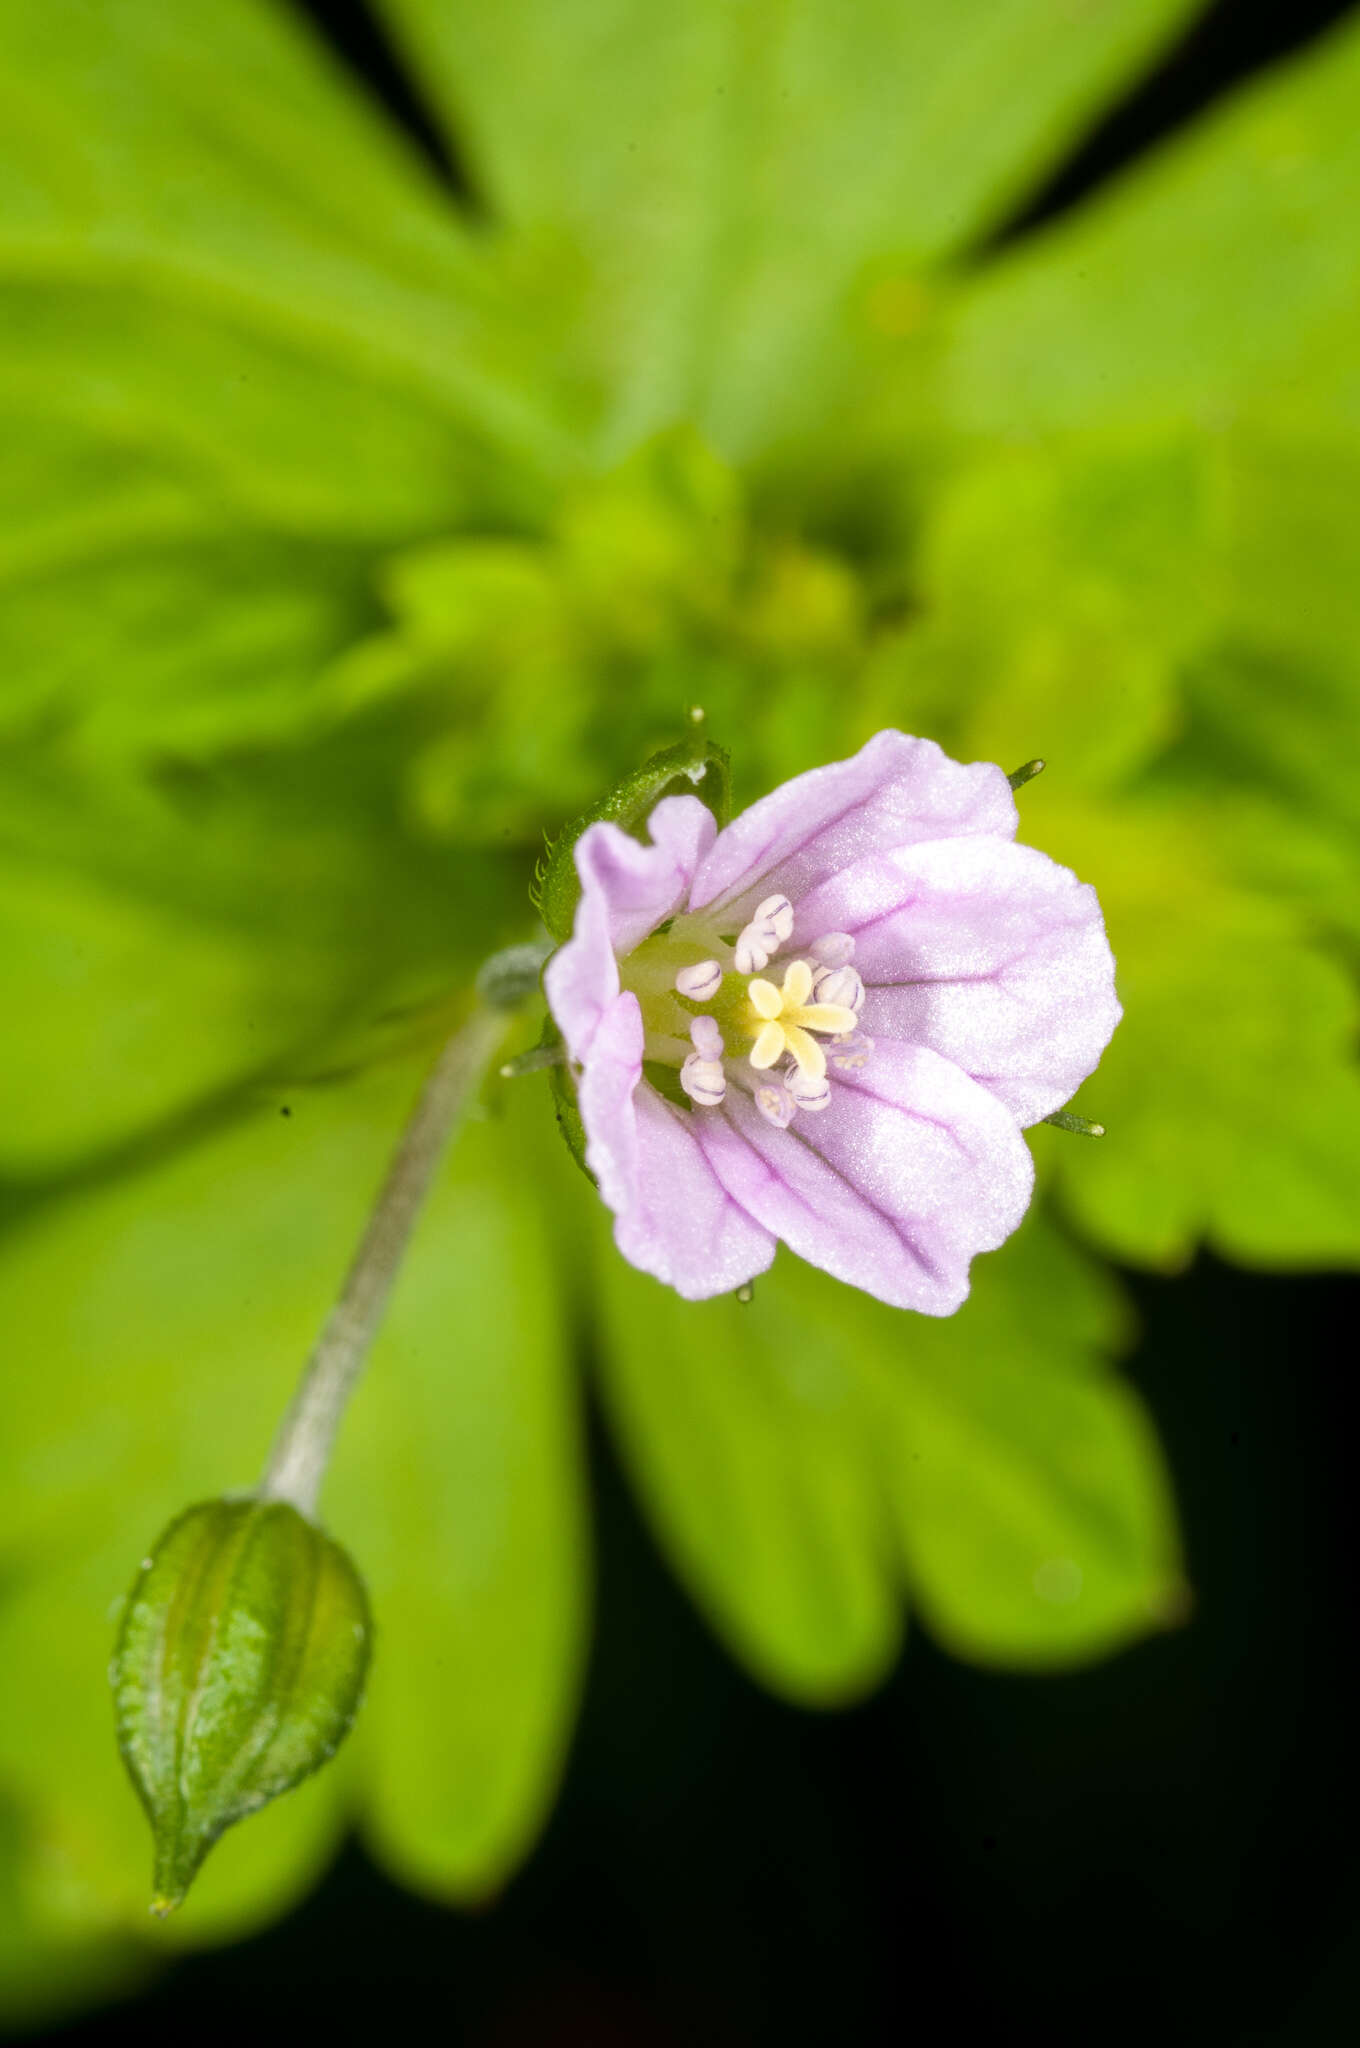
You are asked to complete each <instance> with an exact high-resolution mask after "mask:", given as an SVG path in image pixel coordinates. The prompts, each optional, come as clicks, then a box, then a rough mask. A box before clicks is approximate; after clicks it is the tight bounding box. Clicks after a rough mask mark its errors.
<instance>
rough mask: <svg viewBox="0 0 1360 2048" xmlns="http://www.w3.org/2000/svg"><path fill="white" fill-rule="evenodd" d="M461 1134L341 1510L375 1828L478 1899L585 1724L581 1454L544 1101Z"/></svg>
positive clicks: (364, 1393) (334, 1506)
mask: <svg viewBox="0 0 1360 2048" xmlns="http://www.w3.org/2000/svg"><path fill="white" fill-rule="evenodd" d="M518 1085H519V1091H520V1092H518V1093H516V1084H514V1083H511V1084H510V1086H509V1089H508V1090H507V1091H505V1092H504V1094H502V1095H497V1096H495V1097H494V1098H493V1113H492V1114H491V1115H490V1116H488V1117H486V1118H485V1119H484V1120H481V1121H477V1122H474V1123H471V1124H469V1125H467V1126H465V1127H464V1130H463V1132H462V1134H461V1136H460V1137H459V1138H458V1140H457V1142H456V1145H455V1149H454V1155H453V1159H452V1162H451V1165H450V1167H449V1168H448V1169H446V1171H445V1173H444V1174H443V1176H442V1178H441V1180H440V1182H439V1184H438V1186H437V1187H436V1189H435V1191H434V1194H433V1196H432V1198H431V1201H430V1204H429V1209H428V1211H427V1213H426V1215H425V1216H424V1218H423V1220H422V1222H421V1225H420V1229H419V1232H418V1235H417V1238H416V1240H415V1244H414V1246H413V1249H412V1253H411V1256H410V1260H409V1263H408V1265H407V1266H406V1267H405V1268H404V1270H403V1273H402V1277H401V1280H400V1282H399V1284H398V1287H397V1292H396V1295H395V1297H394V1300H393V1303H392V1309H391V1313H390V1315H389V1317H388V1320H387V1323H386V1325H385V1328H384V1332H383V1335H382V1336H381V1337H380V1339H379V1341H378V1344H377V1347H376V1349H375V1352H374V1357H373V1361H372V1364H371V1367H370V1369H369V1371H368V1373H367V1375H366V1378H365V1381H364V1384H363V1386H362V1387H361V1389H360V1391H359V1394H358V1397H357V1399H356V1401H355V1404H354V1413H353V1415H352V1417H351V1418H350V1420H349V1423H348V1434H347V1436H346V1439H345V1442H344V1444H343V1446H342V1449H341V1452H340V1454H339V1456H338V1458H337V1462H336V1472H335V1480H334V1485H333V1487H332V1488H331V1490H330V1495H329V1505H330V1511H331V1514H332V1517H333V1520H334V1525H335V1526H336V1527H337V1528H343V1529H344V1531H345V1533H346V1540H347V1541H349V1542H350V1545H351V1548H352V1549H353V1550H354V1553H355V1555H356V1556H357V1557H359V1558H360V1559H361V1561H362V1564H363V1568H364V1572H365V1575H366V1577H367V1578H368V1581H369V1585H370V1588H371V1591H372V1594H373V1601H374V1607H375V1610H376V1612H377V1614H378V1615H379V1617H380V1620H379V1634H378V1648H377V1652H376V1655H375V1659H374V1666H373V1676H372V1680H371V1683H370V1690H369V1697H368V1700H367V1702H366V1704H365V1707H364V1710H363V1715H362V1717H361V1719H360V1723H359V1731H358V1733H359V1740H360V1743H361V1746H362V1748H363V1751H364V1754H365V1757H366V1759H367V1773H366V1779H365V1791H364V1803H365V1826H366V1830H367V1832H368V1834H369V1836H370V1839H371V1841H372V1843H373V1845H374V1847H375V1848H376V1849H377V1851H378V1852H379V1854H380V1855H381V1856H382V1858H383V1860H384V1861H385V1862H386V1863H387V1865H388V1867H389V1868H390V1869H391V1870H392V1871H393V1872H394V1874H395V1875H397V1876H398V1877H400V1878H401V1879H402V1880H403V1881H404V1882H406V1883H408V1884H411V1885H413V1886H415V1887H416V1888H417V1889H418V1890H421V1891H426V1892H429V1893H432V1894H433V1895H435V1896H436V1897H441V1898H446V1899H461V1900H469V1899H483V1898H485V1897H487V1896H488V1894H490V1893H491V1892H494V1891H496V1890H497V1889H499V1887H500V1886H501V1885H502V1884H503V1883H504V1881H505V1880H506V1878H507V1877H508V1876H509V1875H510V1874H511V1872H512V1871H513V1870H514V1868H515V1866H516V1865H517V1864H518V1862H519V1861H520V1859H521V1857H522V1856H523V1855H524V1854H525V1853H526V1852H527V1851H528V1850H529V1849H530V1848H531V1847H532V1845H533V1843H534V1840H535V1838H536V1837H537V1835H538V1832H539V1829H540V1828H541V1826H542V1824H543V1820H544V1817H545V1813H546V1809H547V1806H548V1803H549V1802H550V1800H551V1798H552V1796H553V1794H554V1792H555V1791H556V1785H557V1778H558V1775H559V1773H560V1771H561V1768H562V1764H563V1760H564V1757H565V1753H566V1745H567V1741H568V1738H569V1736H570V1734H571V1729H572V1724H573V1721H574V1718H575V1712H576V1698H577V1690H578V1687H579V1683H580V1679H581V1670H582V1664H583V1659H584V1647H585V1632H586V1621H587V1612H588V1606H589V1597H588V1587H587V1573H588V1569H589V1557H588V1551H587V1543H586V1531H585V1517H584V1503H583V1484H584V1456H583V1445H582V1443H581V1442H580V1439H579V1424H578V1418H577V1412H576V1408H577V1403H576V1394H575V1389H574V1386H573V1383H572V1378H571V1374H570V1363H571V1361H570V1355H569V1350H568V1335H569V1332H568V1328H567V1325H566V1318H565V1316H564V1312H563V1302H562V1298H561V1294H560V1291H559V1288H558V1284H557V1276H558V1271H559V1268H560V1267H561V1266H562V1265H563V1264H564V1263H565V1255H564V1252H563V1249H562V1246H561V1244H560V1241H559V1239H560V1233H558V1232H556V1231H555V1230H554V1229H553V1228H551V1227H550V1225H551V1219H552V1217H553V1213H554V1208H555V1205H556V1201H557V1200H558V1199H560V1187H561V1181H562V1178H563V1177H564V1176H565V1175H567V1174H571V1173H572V1168H571V1167H570V1165H569V1164H567V1163H566V1161H565V1160H564V1159H559V1158H558V1157H557V1153H558V1149H559V1148H558V1144H557V1139H556V1135H555V1133H554V1132H553V1131H552V1130H551V1128H550V1127H549V1126H548V1124H547V1121H546V1119H545V1117H544V1113H543V1103H542V1101H541V1099H540V1096H539V1091H538V1090H537V1089H536V1088H535V1089H532V1090H530V1089H527V1088H526V1086H525V1084H524V1083H520V1084H518Z"/></svg>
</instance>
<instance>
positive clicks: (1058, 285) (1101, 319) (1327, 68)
mask: <svg viewBox="0 0 1360 2048" xmlns="http://www.w3.org/2000/svg"><path fill="white" fill-rule="evenodd" d="M1357 95H1360V28H1357V27H1356V25H1355V24H1354V23H1353V22H1345V23H1343V24H1342V25H1340V26H1339V27H1338V28H1336V29H1335V30H1333V32H1332V33H1331V35H1329V36H1328V37H1327V38H1325V39H1324V40H1323V41H1322V42H1321V43H1319V44H1317V45H1316V46H1315V47H1313V48H1312V49H1310V50H1308V51H1307V52H1306V53H1305V54H1303V55H1302V56H1300V57H1297V58H1295V59H1293V60H1291V61H1290V62H1289V63H1287V64H1284V65H1281V66H1280V67H1278V68H1277V69H1275V70H1273V71H1270V72H1267V73H1266V75H1265V76H1264V77H1263V78H1260V79H1258V80H1255V81H1253V82H1252V84H1250V85H1249V86H1248V87H1246V88H1244V89H1242V90H1240V91H1238V92H1237V93H1236V94H1234V95H1232V96H1231V97H1230V98H1229V99H1228V100H1227V101H1226V102H1225V103H1223V104H1221V105H1220V106H1219V107H1217V108H1215V109H1214V110H1213V111H1212V112H1211V113H1210V114H1209V115H1207V116H1206V117H1205V118H1204V119H1203V120H1201V121H1199V122H1197V123H1195V124H1193V126H1191V127H1190V128H1189V129H1188V130H1187V131H1185V132H1183V133H1182V134H1181V135H1180V136H1179V137H1178V138H1177V139H1176V140H1175V141H1174V142H1172V143H1170V144H1167V145H1164V146H1163V148H1162V149H1161V150H1160V151H1159V152H1158V153H1157V154H1156V156H1155V157H1153V158H1152V159H1151V160H1150V161H1146V162H1144V163H1142V164H1140V165H1139V166H1138V169H1137V171H1136V174H1135V175H1132V176H1130V177H1127V178H1125V179H1124V180H1123V181H1122V182H1121V183H1120V184H1119V185H1118V186H1116V187H1115V188H1114V189H1113V190H1110V191H1107V192H1103V193H1102V194H1101V195H1100V199H1099V201H1098V203H1095V204H1090V205H1087V206H1084V207H1080V208H1078V209H1077V210H1076V211H1075V212H1074V213H1072V214H1070V215H1068V216H1067V217H1066V218H1065V219H1064V220H1061V221H1060V222H1058V223H1057V224H1056V225H1055V226H1054V227H1053V228H1052V229H1051V230H1050V231H1049V232H1047V233H1045V234H1042V235H1040V236H1038V237H1036V238H1034V239H1032V240H1030V241H1029V242H1027V243H1025V244H1023V245H1022V246H1021V247H1020V248H1018V249H1017V250H1016V251H1015V253H1014V254H1013V255H1012V256H1011V257H1010V258H1009V260H1007V261H1004V262H1002V263H1000V264H998V265H994V266H992V267H990V268H989V269H987V270H985V271H983V272H982V273H981V274H980V275H979V278H978V281H977V283H976V285H975V286H974V288H973V291H972V293H971V294H970V295H969V297H968V299H967V300H966V302H965V304H964V305H963V307H962V308H961V310H960V312H959V316H958V326H957V332H956V334H955V336H954V339H953V342H952V345H951V348H950V352H949V357H948V364H947V373H946V377H945V383H944V390H943V399H942V402H943V404H944V406H945V409H946V414H947V417H948V418H949V420H950V422H951V423H952V424H954V425H955V426H957V427H958V428H959V429H960V430H962V431H963V432H965V433H969V434H978V433H1002V434H1017V433H1035V432H1055V431H1057V432H1072V431H1074V430H1081V429H1089V428H1093V427H1094V428H1097V429H1100V428H1105V427H1114V426H1119V427H1134V426H1136V427H1139V428H1141V429H1144V430H1147V431H1152V432H1156V431H1158V430H1160V429H1163V428H1165V427H1167V426H1174V425H1177V424H1189V425H1192V426H1193V427H1194V428H1195V429H1196V430H1197V431H1199V432H1201V433H1204V434H1208V435H1212V434H1214V433H1215V432H1216V431H1221V430H1223V429H1224V428H1228V427H1231V426H1232V425H1233V424H1234V423H1235V422H1236V421H1237V420H1238V419H1239V418H1241V417H1243V416H1249V417H1250V419H1251V420H1252V421H1253V422H1255V423H1256V424H1258V425H1264V424H1266V423H1267V422H1269V423H1270V424H1272V425H1273V426H1275V427H1276V428H1281V427H1284V426H1286V425H1288V426H1290V427H1292V428H1294V429H1296V430H1301V431H1303V432H1305V433H1309V434H1315V433H1319V432H1321V433H1325V434H1326V435H1327V436H1328V438H1329V439H1332V440H1335V439H1337V438H1341V439H1344V440H1348V441H1353V440H1354V437H1355V435H1356V433H1357V431H1360V359H1358V358H1357V354H1356V349H1355V332H1356V325H1357V321H1360V127H1358V126H1357V123H1356V119H1355V108H1356V102H1357Z"/></svg>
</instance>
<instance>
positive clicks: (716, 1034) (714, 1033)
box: [689, 1017, 723, 1060]
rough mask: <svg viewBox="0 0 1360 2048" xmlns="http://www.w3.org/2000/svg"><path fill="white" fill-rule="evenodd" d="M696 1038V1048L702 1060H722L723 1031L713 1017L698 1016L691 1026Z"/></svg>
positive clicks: (691, 1031) (693, 1037)
mask: <svg viewBox="0 0 1360 2048" xmlns="http://www.w3.org/2000/svg"><path fill="white" fill-rule="evenodd" d="M689 1035H690V1037H691V1038H692V1039H693V1040H694V1050H695V1051H696V1052H697V1053H698V1055H699V1057H700V1059H702V1060H720V1059H721V1058H722V1056H723V1042H722V1033H721V1031H719V1029H718V1027H717V1024H716V1023H715V1022H714V1020H713V1018H712V1017H696V1018H695V1019H694V1021H693V1023H692V1024H691V1025H690V1027H689Z"/></svg>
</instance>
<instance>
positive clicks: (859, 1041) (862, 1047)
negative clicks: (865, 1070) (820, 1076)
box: [831, 1031, 874, 1074]
mask: <svg viewBox="0 0 1360 2048" xmlns="http://www.w3.org/2000/svg"><path fill="white" fill-rule="evenodd" d="M873 1049H874V1041H873V1039H872V1038H866V1037H865V1035H864V1033H863V1032H862V1031H852V1032H850V1033H849V1035H848V1036H847V1037H845V1038H842V1039H840V1040H839V1041H838V1042H837V1043H836V1044H835V1045H833V1046H832V1048H831V1064H832V1066H833V1067H839V1069H840V1071H841V1072H842V1073H843V1074H853V1073H856V1072H857V1071H858V1070H859V1068H860V1067H862V1066H863V1065H864V1063H865V1061H866V1060H867V1059H868V1057H869V1055H870V1053H871V1052H872V1051H873Z"/></svg>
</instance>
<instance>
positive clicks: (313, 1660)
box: [109, 1499, 373, 1914]
mask: <svg viewBox="0 0 1360 2048" xmlns="http://www.w3.org/2000/svg"><path fill="white" fill-rule="evenodd" d="M372 1635H373V1625H372V1620H371V1617H370V1614H369V1607H368V1599H367V1596H366V1594H365V1592H364V1588H363V1582H362V1581H361V1579H360V1578H359V1575H358V1573H357V1572H356V1570H355V1569H354V1566H353V1565H352V1564H351V1562H350V1560H349V1558H348V1556H347V1555H346V1553H345V1552H344V1551H343V1550H342V1549H341V1548H340V1546H339V1544H337V1543H333V1542H332V1541H331V1539H330V1538H329V1537H328V1536H326V1535H323V1533H322V1532H321V1530H320V1529H318V1528H317V1527H316V1526H315V1524H314V1523H312V1522H309V1521H307V1520H306V1519H305V1517H304V1516H302V1515H300V1514H299V1513H298V1511H297V1509H296V1508H293V1507H290V1506H288V1505H287V1504H286V1503H285V1502H282V1501H264V1500H255V1499H240V1500H212V1501H203V1502H200V1503H199V1505H198V1506H196V1507H191V1508H188V1509H186V1511H185V1512H184V1513H183V1514H182V1515H180V1516H179V1517H178V1519H177V1520H176V1521H174V1522H172V1523H171V1524H170V1526H169V1528H168V1529H167V1530H166V1531H165V1533H164V1535H163V1536H162V1537H161V1539H160V1541H159V1542H158V1543H157V1545H156V1547H155V1549H154V1550H153V1551H152V1553H151V1555H150V1556H149V1557H147V1558H145V1559H144V1560H143V1563H142V1568H141V1571H140V1572H139V1573H138V1576H137V1580H136V1583H135V1584H134V1586H133V1588H132V1591H131V1593H130V1595H129V1596H128V1603H127V1607H126V1610H125V1611H124V1615H123V1620H122V1625H121V1627H120V1629H119V1634H118V1642H117V1645H116V1647H115V1650H114V1655H113V1662H112V1664H111V1666H110V1670H109V1678H110V1682H111V1684H112V1686H113V1694H114V1711H115V1716H116V1719H117V1727H118V1744H119V1747H120V1749H121V1750H122V1752H123V1761H124V1762H125V1763H126V1765H127V1767H128V1771H129V1772H130V1774H131V1777H132V1781H133V1783H134V1785H135V1786H136V1788H137V1791H138V1793H139V1795H140V1797H141V1800H142V1804H143V1805H144V1806H145V1808H146V1811H147V1815H148V1818H149V1819H150V1822H151V1832H152V1836H153V1838H154V1843H155V1876H154V1881H153V1883H154V1893H155V1896H154V1898H153V1901H152V1911H153V1912H154V1913H158V1914H165V1913H168V1912H170V1911H171V1909H172V1908H173V1907H175V1906H177V1905H178V1904H179V1903H180V1901H181V1900H182V1899H183V1897H184V1895H185V1893H186V1892H187V1891H188V1889H189V1886H190V1884H191V1883H192V1881H193V1879H194V1877H195V1875H196V1873H197V1871H198V1868H199V1866H200V1864H201V1863H202V1861H203V1859H204V1857H205V1856H206V1855H207V1853H208V1851H209V1849H210V1848H211V1847H212V1845H213V1843H214V1842H215V1841H216V1840H217V1838H218V1836H219V1835H220V1834H221V1833H222V1831H223V1829H224V1828H227V1827H230V1825H231V1823H232V1822H233V1821H236V1820H240V1819H241V1818H242V1817H243V1816H244V1815H245V1814H248V1813H253V1812H254V1811H255V1810H256V1808H257V1807H261V1806H264V1805H265V1804H266V1803H267V1802H268V1801H269V1800H271V1799H274V1798H276V1797H277V1796H278V1794H279V1793H280V1792H287V1791H289V1790H291V1788H292V1787H293V1786H294V1785H296V1784H297V1783H298V1782H299V1780H300V1779H302V1778H305V1777H306V1776H307V1775H308V1773H309V1772H311V1771H314V1770H317V1769H318V1768H319V1767H320V1765H322V1764H323V1763H325V1762H326V1760H327V1758H328V1757H330V1756H332V1755H333V1754H334V1752H335V1749H336V1747H337V1745H338V1744H339V1743H340V1741H341V1740H342V1738H343V1737H344V1736H345V1735H346V1733H347V1732H348V1730H349V1728H350V1725H351V1723H352V1722H353V1720H354V1716H355V1714H356V1712H357V1711H358V1707H359V1700H360V1697H361V1694H362V1692H363V1684H364V1677H365V1674H366V1671H367V1668H368V1659H369V1652H370V1648H371V1645H372Z"/></svg>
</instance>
